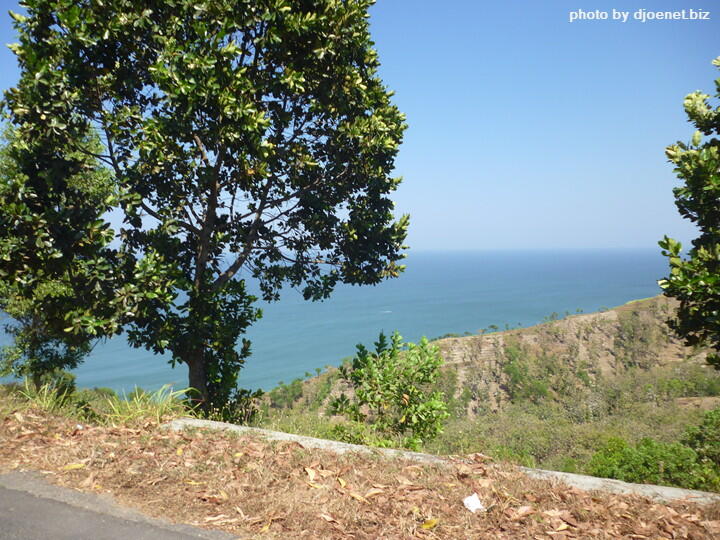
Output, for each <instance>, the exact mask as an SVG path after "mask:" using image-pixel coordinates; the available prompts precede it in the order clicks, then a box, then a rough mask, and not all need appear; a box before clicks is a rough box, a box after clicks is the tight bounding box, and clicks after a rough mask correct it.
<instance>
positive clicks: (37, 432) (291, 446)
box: [0, 408, 720, 539]
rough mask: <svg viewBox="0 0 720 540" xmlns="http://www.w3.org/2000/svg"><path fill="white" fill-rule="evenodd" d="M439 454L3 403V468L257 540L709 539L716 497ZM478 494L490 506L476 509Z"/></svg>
mask: <svg viewBox="0 0 720 540" xmlns="http://www.w3.org/2000/svg"><path fill="white" fill-rule="evenodd" d="M468 457H469V461H465V462H462V461H460V460H455V461H453V460H449V461H448V462H447V463H446V464H436V465H432V464H422V465H420V464H418V463H416V462H412V461H409V460H402V459H396V460H391V461H388V460H386V459H383V458H380V457H375V456H361V455H347V454H346V455H337V454H334V453H331V452H324V451H320V450H310V449H307V448H304V447H302V446H301V445H299V444H298V443H271V442H268V441H265V440H263V439H260V438H255V437H250V436H241V437H233V436H231V435H228V434H224V433H217V432H210V431H190V432H179V433H178V432H172V431H168V430H164V429H160V428H159V423H157V422H152V421H150V420H148V421H145V422H144V423H138V424H136V425H132V426H129V425H117V426H92V425H87V424H78V423H77V421H76V420H72V419H68V418H66V417H60V416H54V415H52V414H49V413H47V412H43V411H40V410H37V409H27V408H17V409H16V410H8V411H7V412H5V411H3V412H0V471H1V472H6V471H10V470H36V471H41V472H42V473H43V474H45V476H46V478H47V479H49V480H50V481H51V482H53V483H56V484H58V485H62V486H68V487H73V488H77V489H80V490H85V491H89V492H103V493H109V494H111V495H112V496H113V497H114V498H115V499H116V500H118V501H119V502H121V503H123V504H125V505H128V506H131V507H134V508H137V509H139V510H141V511H143V512H145V513H147V514H149V515H153V516H156V517H165V518H175V519H178V520H181V521H184V522H185V523H188V524H193V525H199V526H202V527H206V528H211V529H220V530H224V531H228V532H231V533H233V534H236V535H238V536H243V537H246V536H251V537H253V538H281V537H282V538H303V537H304V538H325V539H340V538H358V539H360V538H368V539H369V538H388V539H392V538H428V539H430V538H452V539H462V538H622V537H625V538H639V539H642V538H712V537H717V535H718V534H720V520H718V517H720V507H718V506H713V505H711V506H705V507H700V506H696V505H693V504H691V503H688V502H675V503H673V504H658V503H655V502H653V501H650V500H648V499H644V498H641V497H637V496H634V497H633V496H620V495H609V494H600V493H588V492H583V491H580V490H577V489H573V488H568V487H565V486H561V485H560V486H558V485H552V484H550V483H548V482H544V481H540V480H533V479H530V478H528V477H527V476H526V475H524V474H523V473H522V472H521V471H520V470H519V469H517V468H515V467H512V466H510V465H505V464H494V463H492V462H489V461H488V460H487V459H486V458H485V457H484V456H468ZM473 493H477V495H478V497H479V499H480V501H481V502H482V503H483V504H484V505H485V507H486V508H487V510H486V511H484V512H478V513H475V514H473V513H471V512H470V511H468V510H467V509H466V508H465V507H464V506H463V503H462V501H463V499H464V498H465V497H467V496H468V495H471V494H473Z"/></svg>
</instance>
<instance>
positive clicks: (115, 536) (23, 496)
mask: <svg viewBox="0 0 720 540" xmlns="http://www.w3.org/2000/svg"><path fill="white" fill-rule="evenodd" d="M48 538H53V539H54V540H66V539H67V540H71V539H72V540H84V539H88V540H128V538H131V539H133V540H197V539H198V538H203V539H207V540H230V539H234V538H237V537H235V536H232V535H229V534H226V533H222V532H219V531H207V530H204V529H198V528H194V527H190V526H188V525H175V524H171V523H168V522H163V521H160V520H156V519H151V518H148V517H146V516H144V515H142V514H140V513H138V512H136V511H134V510H131V509H128V508H123V507H121V506H119V505H117V504H116V503H114V502H112V500H110V499H108V498H106V497H102V496H98V495H94V494H88V493H80V492H77V491H74V490H70V489H65V488H60V487H57V486H53V485H50V484H48V483H47V482H45V481H44V480H43V479H42V478H41V477H40V476H39V475H36V474H29V473H9V474H4V475H0V540H46V539H48Z"/></svg>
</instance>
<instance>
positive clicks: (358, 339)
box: [0, 249, 667, 392]
mask: <svg viewBox="0 0 720 540" xmlns="http://www.w3.org/2000/svg"><path fill="white" fill-rule="evenodd" d="M405 263H406V265H407V269H406V271H405V272H404V273H403V274H401V275H400V277H399V278H398V279H394V280H390V281H386V282H384V283H382V284H380V285H378V286H375V287H353V286H341V287H339V288H338V289H336V291H335V292H334V294H333V296H332V297H331V298H330V299H329V300H326V301H324V302H306V301H304V300H303V299H302V296H301V295H300V293H299V292H298V291H295V290H292V289H288V290H286V291H285V292H284V294H283V296H282V299H281V300H280V301H279V302H276V303H271V304H264V303H263V304H261V307H262V309H263V313H264V316H263V318H262V319H261V320H260V321H258V322H257V323H256V324H254V325H253V326H252V327H251V328H250V330H249V332H248V334H247V336H246V337H248V338H249V339H250V340H251V341H252V356H251V357H250V358H248V360H247V361H246V364H245V367H244V369H243V371H242V373H241V375H240V381H239V385H240V386H241V387H243V388H252V389H255V388H262V389H269V388H272V387H273V386H275V385H276V384H277V383H278V382H279V381H284V382H290V381H291V380H292V379H294V378H296V377H302V376H303V375H304V374H305V373H306V372H310V373H314V372H315V368H323V367H325V366H327V365H332V366H336V365H338V364H339V363H340V361H341V360H342V359H343V358H345V357H348V356H351V355H352V354H353V353H354V351H355V345H356V344H357V343H364V344H367V345H371V344H372V342H373V341H375V340H376V339H377V336H378V333H379V332H380V331H384V332H385V333H388V334H389V333H392V332H393V331H394V330H398V331H399V332H400V333H401V334H402V336H403V337H404V338H405V340H406V341H417V340H419V339H420V338H421V337H422V336H426V337H428V338H434V337H438V336H441V335H443V334H446V333H459V334H462V333H464V332H471V333H476V332H478V330H480V329H488V328H490V327H491V326H492V325H495V326H497V327H499V328H500V329H501V330H502V329H505V328H506V327H517V326H531V325H534V324H537V323H540V322H542V321H543V319H544V318H546V317H548V316H549V315H550V314H552V313H557V314H559V315H564V314H565V313H566V312H569V313H575V312H576V311H577V310H582V311H583V312H585V313H588V312H592V311H597V310H599V309H602V308H609V307H614V306H618V305H621V304H624V303H626V302H628V301H630V300H635V299H639V298H646V297H649V296H654V295H656V294H659V293H660V289H659V287H658V285H657V280H658V279H661V278H662V277H664V276H665V275H667V260H666V259H665V258H664V257H662V256H661V255H660V254H659V250H657V249H655V250H627V249H623V250H621V249H617V250H558V251H486V252H481V251H477V252H440V251H437V252H417V253H414V252H413V253H411V254H410V255H409V257H408V258H407V259H406V261H405ZM0 341H4V342H5V343H7V341H8V338H7V336H0ZM75 374H76V376H77V384H78V386H82V387H95V386H103V387H109V388H112V389H114V390H116V391H125V392H129V391H131V390H132V389H133V388H134V387H135V386H140V387H142V388H145V389H149V390H153V389H157V388H159V387H160V386H162V385H163V384H167V383H170V384H172V385H174V387H175V388H184V387H185V386H187V368H186V367H185V366H182V365H181V366H178V367H176V368H175V369H172V368H171V367H170V366H169V364H168V362H167V358H163V357H162V356H157V355H154V354H152V353H151V352H148V351H145V350H144V349H133V348H131V347H129V346H128V344H127V342H126V341H125V339H124V337H122V336H118V337H115V338H113V339H110V340H107V341H103V342H99V343H98V344H97V345H96V346H95V348H94V350H93V352H92V354H91V355H90V357H89V358H88V359H87V360H86V361H85V363H84V364H83V365H82V366H80V367H79V368H78V369H77V370H75Z"/></svg>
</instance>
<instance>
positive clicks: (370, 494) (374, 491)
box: [365, 488, 385, 499]
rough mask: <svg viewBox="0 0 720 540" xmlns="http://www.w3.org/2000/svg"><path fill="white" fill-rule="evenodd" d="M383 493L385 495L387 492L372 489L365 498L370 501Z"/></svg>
mask: <svg viewBox="0 0 720 540" xmlns="http://www.w3.org/2000/svg"><path fill="white" fill-rule="evenodd" d="M381 493H385V491H383V490H382V489H379V488H372V489H370V490H369V491H368V492H367V493H366V494H365V498H366V499H369V498H370V497H374V496H375V495H380V494H381Z"/></svg>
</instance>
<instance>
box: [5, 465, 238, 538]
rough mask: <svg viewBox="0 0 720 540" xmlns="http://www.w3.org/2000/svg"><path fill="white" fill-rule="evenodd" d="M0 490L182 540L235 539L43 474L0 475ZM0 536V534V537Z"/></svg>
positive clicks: (15, 473) (229, 535) (233, 536)
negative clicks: (67, 485) (59, 483)
mask: <svg viewBox="0 0 720 540" xmlns="http://www.w3.org/2000/svg"><path fill="white" fill-rule="evenodd" d="M0 487H3V488H5V489H10V490H14V491H22V492H25V493H29V494H31V495H34V496H35V497H39V498H41V499H50V500H53V501H57V502H61V503H65V504H67V505H69V506H73V507H75V508H80V509H83V510H87V511H90V512H94V513H96V514H101V515H104V516H111V517H114V518H118V519H122V520H125V521H130V522H133V523H139V524H143V525H148V526H150V527H154V528H156V529H162V530H164V531H167V532H171V533H177V534H178V535H183V538H188V537H191V538H203V539H206V540H231V539H237V538H238V537H237V536H235V535H232V534H229V533H225V532H222V531H210V530H206V529H200V528H197V527H192V526H190V525H180V524H175V523H170V522H169V521H165V520H161V519H157V518H151V517H148V516H146V515H144V514H142V513H140V512H138V511H137V510H134V509H131V508H126V507H123V506H120V505H119V504H117V503H116V502H115V501H114V500H113V499H112V497H110V496H109V495H101V494H95V493H85V492H82V491H77V490H74V489H69V488H64V487H60V486H55V485H53V484H50V483H48V482H47V481H46V480H45V478H44V477H43V475H41V474H40V473H36V472H10V473H6V474H0ZM0 536H1V535H0Z"/></svg>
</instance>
